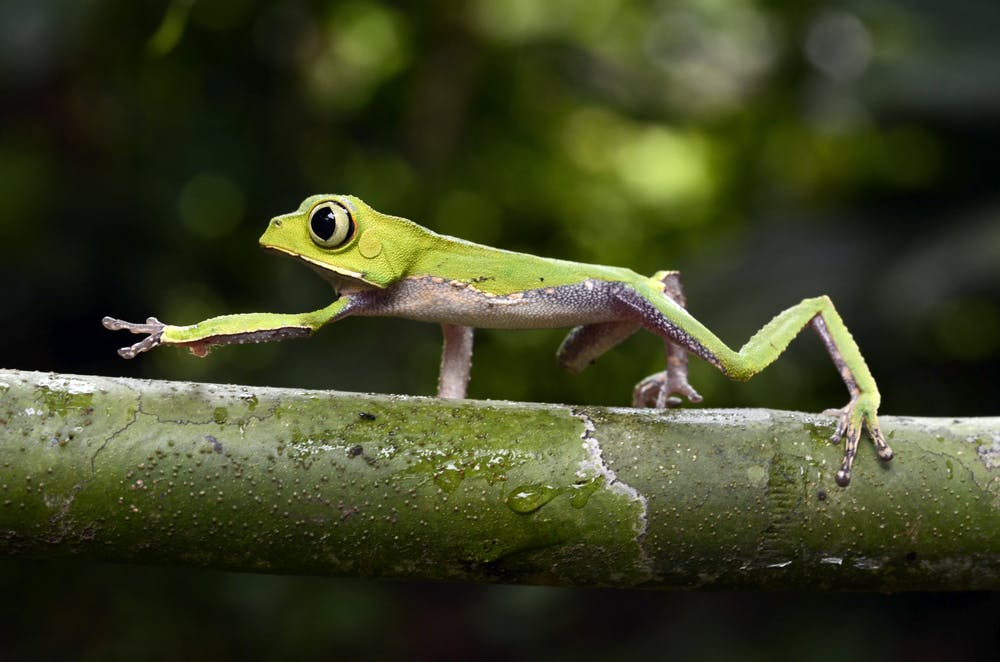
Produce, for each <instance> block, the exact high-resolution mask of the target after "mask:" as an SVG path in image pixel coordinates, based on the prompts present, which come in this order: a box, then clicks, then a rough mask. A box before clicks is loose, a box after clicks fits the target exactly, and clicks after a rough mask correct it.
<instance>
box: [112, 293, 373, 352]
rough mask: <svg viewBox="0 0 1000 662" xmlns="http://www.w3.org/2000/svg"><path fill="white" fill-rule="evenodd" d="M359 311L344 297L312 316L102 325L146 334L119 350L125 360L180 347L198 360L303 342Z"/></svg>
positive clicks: (256, 315) (152, 319)
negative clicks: (237, 347)
mask: <svg viewBox="0 0 1000 662" xmlns="http://www.w3.org/2000/svg"><path fill="white" fill-rule="evenodd" d="M357 308H358V301H356V300H355V299H354V298H353V297H351V296H346V295H345V296H342V297H340V298H339V299H337V300H336V301H334V302H333V303H332V304H330V305H329V306H327V307H326V308H321V309H319V310H315V311H312V312H309V313H297V314H276V313H246V314H242V315H223V316H220V317H212V318H210V319H207V320H204V321H201V322H198V323H197V324H189V325H187V326H174V325H172V324H164V323H163V322H161V321H160V320H158V319H156V318H155V317H150V318H148V319H147V320H146V322H145V323H133V322H126V321H124V320H120V319H115V318H114V317H105V318H104V319H103V320H102V323H103V324H104V328H106V329H110V330H112V331H131V332H132V333H138V334H147V337H146V338H143V339H142V340H140V341H139V342H137V343H135V344H133V345H130V346H128V347H122V348H121V349H119V350H118V354H119V356H121V357H122V358H126V359H131V358H135V357H136V356H137V355H139V354H141V353H142V352H148V351H149V350H151V349H153V348H155V347H159V346H160V345H178V346H182V347H186V348H187V349H189V350H190V351H191V353H192V354H194V355H196V356H205V355H206V354H208V350H209V349H210V348H211V347H212V346H213V345H233V344H243V343H256V342H270V341H274V340H286V339H289V338H302V337H305V336H308V335H310V334H311V333H312V332H313V331H315V330H316V329H318V328H319V327H321V326H323V325H324V324H328V323H330V322H333V321H336V320H338V319H341V318H343V317H346V316H347V315H350V314H352V313H356V312H358V311H357Z"/></svg>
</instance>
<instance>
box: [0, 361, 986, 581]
mask: <svg viewBox="0 0 1000 662" xmlns="http://www.w3.org/2000/svg"><path fill="white" fill-rule="evenodd" d="M881 421H882V427H883V430H884V431H885V432H886V433H887V435H888V436H889V437H890V441H891V443H892V445H893V448H894V449H895V450H896V453H897V457H896V459H895V460H894V461H893V462H892V463H889V464H882V463H880V462H879V461H878V459H877V458H876V456H875V452H874V450H873V448H872V447H871V445H870V444H869V443H867V440H866V442H865V443H866V444H867V445H866V446H865V447H864V448H863V449H862V451H861V452H860V454H859V457H858V461H857V463H856V473H855V476H854V480H853V482H852V483H851V486H850V487H848V488H846V489H843V488H839V487H837V486H836V484H835V483H834V474H835V472H836V470H837V468H838V466H839V462H840V453H841V451H840V450H839V449H838V448H835V447H833V446H831V445H829V444H828V443H827V441H826V438H827V437H828V436H829V435H830V434H831V433H832V431H833V419H830V418H826V417H822V416H814V415H807V414H801V413H795V412H779V411H770V410H708V409H686V410H673V411H666V412H655V411H636V410H628V409H607V408H600V407H566V406H561V405H541V404H522V403H507V402H473V401H457V402H455V401H441V400H434V399H427V398H412V397H397V396H377V395H358V394H349V393H332V392H322V391H298V390H287V389H272V388H252V387H240V386H215V385H209V384H189V383H181V382H154V381H139V380H130V379H110V378H106V377H90V376H87V377H80V376H70V375H54V374H42V373H32V372H19V371H0V422H2V424H3V428H2V433H0V460H2V469H0V471H2V473H0V553H3V554H6V555H9V556H31V557H51V558H54V557H79V558H87V559H100V560H107V561H123V562H140V563H158V564H169V565H180V564H183V565H195V566H204V567H211V568H230V569H238V570H250V571H262V572H276V573H308V574H331V575H350V576H365V577H394V578H403V579H410V580H448V581H462V582H513V583H543V584H568V585H595V584H596V585H610V586H622V587H628V586H641V587H648V588H680V587H683V588H703V587H705V588H707V587H711V588H809V589H865V590H880V591H894V590H927V589H956V590H957V589H993V590H996V589H1000V419H996V418H979V419H958V420H956V419H929V418H910V417H891V416H884V417H882V418H881Z"/></svg>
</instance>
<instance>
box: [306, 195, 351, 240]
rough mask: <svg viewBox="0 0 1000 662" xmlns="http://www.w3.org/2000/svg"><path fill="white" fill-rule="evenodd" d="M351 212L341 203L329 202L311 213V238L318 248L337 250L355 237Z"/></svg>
mask: <svg viewBox="0 0 1000 662" xmlns="http://www.w3.org/2000/svg"><path fill="white" fill-rule="evenodd" d="M354 228H355V226H354V219H353V218H352V217H351V212H350V211H348V210H347V207H344V206H343V205H342V204H340V203H339V202H335V201H333V200H327V201H326V202H321V203H319V204H318V205H316V206H315V207H313V208H312V211H311V212H309V236H310V237H312V240H313V242H314V243H315V244H316V245H317V246H322V247H323V248H336V247H338V246H343V245H344V244H346V243H347V242H348V240H350V238H351V237H353V236H354Z"/></svg>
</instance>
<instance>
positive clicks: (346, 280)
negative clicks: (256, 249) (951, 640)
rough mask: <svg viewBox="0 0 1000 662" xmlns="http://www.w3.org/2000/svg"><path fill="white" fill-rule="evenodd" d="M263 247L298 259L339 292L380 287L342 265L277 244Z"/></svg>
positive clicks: (271, 251)
mask: <svg viewBox="0 0 1000 662" xmlns="http://www.w3.org/2000/svg"><path fill="white" fill-rule="evenodd" d="M261 248H263V249H264V250H265V251H267V252H268V253H275V254H277V255H287V256H289V257H293V258H295V259H296V260H299V261H300V262H302V263H303V264H305V265H306V266H307V267H309V268H310V269H312V270H313V271H315V272H316V273H317V274H319V276H320V278H322V279H323V280H325V281H326V282H328V283H330V285H331V286H332V287H333V289H334V290H335V291H336V292H337V293H340V292H341V291H351V290H370V289H372V288H376V289H381V288H379V286H378V285H377V284H376V283H373V282H371V281H370V280H368V279H366V278H365V275H364V274H363V273H358V272H356V271H351V270H350V269H344V268H342V267H336V266H333V265H331V264H328V263H326V262H320V261H319V260H313V259H311V258H308V257H306V256H304V255H299V254H297V253H293V252H291V251H287V250H285V249H283V248H279V247H277V246H269V245H267V244H261Z"/></svg>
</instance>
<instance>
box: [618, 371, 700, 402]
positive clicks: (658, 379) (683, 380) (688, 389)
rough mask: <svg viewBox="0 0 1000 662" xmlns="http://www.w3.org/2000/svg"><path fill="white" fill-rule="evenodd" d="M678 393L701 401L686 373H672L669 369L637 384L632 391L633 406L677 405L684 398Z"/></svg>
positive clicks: (689, 398) (691, 400)
mask: <svg viewBox="0 0 1000 662" xmlns="http://www.w3.org/2000/svg"><path fill="white" fill-rule="evenodd" d="M678 395H680V396H683V397H685V398H687V399H688V400H689V401H690V402H701V396H700V395H698V391H696V390H694V388H692V386H691V385H690V384H688V381H687V377H686V376H684V375H679V374H676V373H675V374H673V375H670V374H669V373H668V371H667V370H663V371H662V372H658V373H656V374H653V375H650V376H649V377H646V378H645V379H643V380H642V381H641V382H639V383H638V384H636V385H635V389H634V390H633V391H632V406H633V407H655V408H656V409H665V408H666V407H676V406H678V405H680V404H681V403H682V402H683V400H682V399H681V398H679V397H677V396H678Z"/></svg>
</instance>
